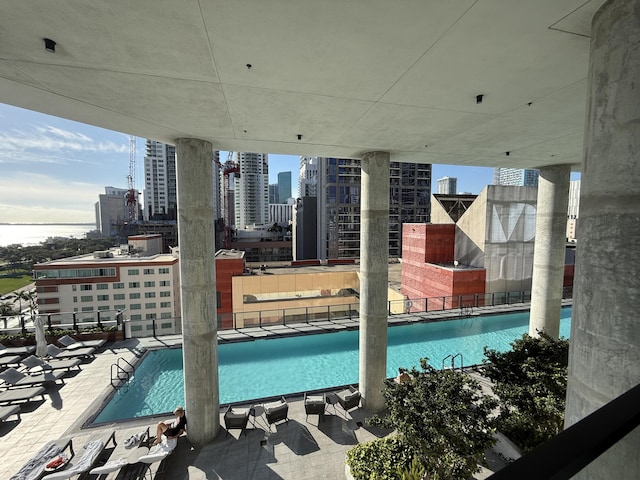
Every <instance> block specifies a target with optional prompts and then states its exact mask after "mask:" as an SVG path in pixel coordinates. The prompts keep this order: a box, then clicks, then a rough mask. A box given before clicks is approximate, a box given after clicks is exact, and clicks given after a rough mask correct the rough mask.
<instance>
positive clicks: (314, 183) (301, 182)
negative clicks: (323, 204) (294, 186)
mask: <svg viewBox="0 0 640 480" xmlns="http://www.w3.org/2000/svg"><path fill="white" fill-rule="evenodd" d="M298 195H300V197H301V198H302V197H317V196H318V157H300V171H299V174H298Z"/></svg>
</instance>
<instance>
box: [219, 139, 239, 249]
mask: <svg viewBox="0 0 640 480" xmlns="http://www.w3.org/2000/svg"><path fill="white" fill-rule="evenodd" d="M217 163H218V165H219V166H220V168H221V169H222V177H223V180H222V201H223V213H222V216H223V220H224V239H223V245H224V248H227V249H229V248H231V239H232V233H231V225H230V222H231V205H230V202H229V190H230V186H229V181H230V179H229V175H231V174H232V173H234V174H236V175H237V176H238V177H240V165H238V164H237V163H235V162H234V161H233V152H229V155H228V156H227V161H226V162H225V163H224V165H222V164H221V163H220V162H219V161H217Z"/></svg>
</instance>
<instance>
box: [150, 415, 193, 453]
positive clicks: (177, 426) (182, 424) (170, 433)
mask: <svg viewBox="0 0 640 480" xmlns="http://www.w3.org/2000/svg"><path fill="white" fill-rule="evenodd" d="M173 414H174V415H176V419H175V420H174V421H173V422H160V423H158V429H157V433H156V439H155V440H154V442H153V443H152V444H151V445H158V444H159V443H161V442H162V435H164V436H165V437H167V438H168V439H171V438H176V439H177V438H178V437H179V436H180V435H182V434H183V433H184V431H185V428H186V427H187V416H186V415H185V414H184V409H183V408H182V407H176V408H175V410H174V411H173Z"/></svg>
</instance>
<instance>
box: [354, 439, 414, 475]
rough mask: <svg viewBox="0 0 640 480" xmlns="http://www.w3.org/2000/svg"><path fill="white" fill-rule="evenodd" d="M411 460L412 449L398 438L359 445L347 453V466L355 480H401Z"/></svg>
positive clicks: (409, 466)
mask: <svg viewBox="0 0 640 480" xmlns="http://www.w3.org/2000/svg"><path fill="white" fill-rule="evenodd" d="M412 460H413V452H412V449H411V447H410V446H409V445H407V443H406V442H405V441H404V440H403V439H402V437H400V436H394V437H385V438H381V439H378V440H373V441H371V442H367V443H361V444H360V445H356V446H355V447H353V448H352V449H351V450H349V451H348V452H347V465H349V468H350V470H351V475H353V478H354V479H356V480H401V479H402V478H403V477H402V476H401V475H402V473H401V472H402V471H404V470H408V469H410V468H411V462H412Z"/></svg>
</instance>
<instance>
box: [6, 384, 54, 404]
mask: <svg viewBox="0 0 640 480" xmlns="http://www.w3.org/2000/svg"><path fill="white" fill-rule="evenodd" d="M44 392H45V389H44V387H27V388H14V389H11V390H5V391H4V392H2V393H0V403H17V402H24V401H28V400H32V399H33V398H34V397H37V396H38V395H41V396H42V398H43V399H44Z"/></svg>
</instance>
